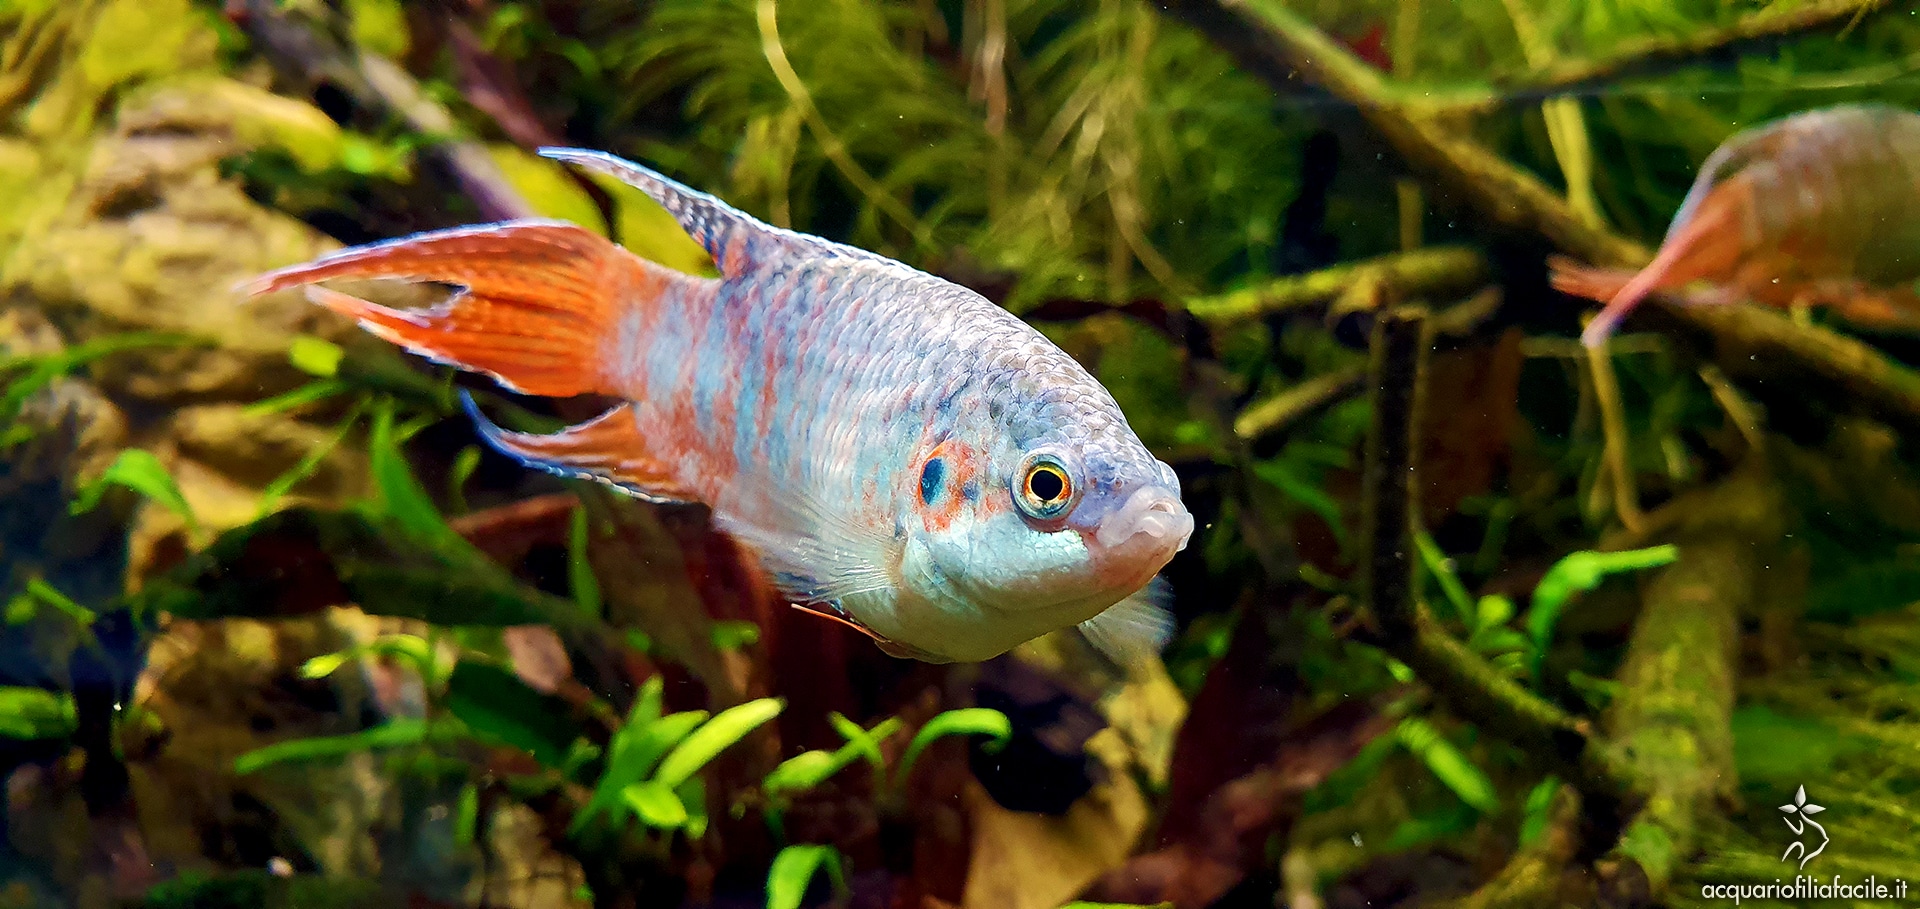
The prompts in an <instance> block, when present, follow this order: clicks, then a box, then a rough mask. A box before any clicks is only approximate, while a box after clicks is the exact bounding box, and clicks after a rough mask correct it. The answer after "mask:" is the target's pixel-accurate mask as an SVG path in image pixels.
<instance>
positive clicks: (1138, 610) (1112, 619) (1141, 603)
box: [1079, 577, 1173, 667]
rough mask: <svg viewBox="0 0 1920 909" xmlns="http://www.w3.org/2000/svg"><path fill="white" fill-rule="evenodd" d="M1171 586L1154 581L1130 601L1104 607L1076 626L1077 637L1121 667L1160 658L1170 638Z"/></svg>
mask: <svg viewBox="0 0 1920 909" xmlns="http://www.w3.org/2000/svg"><path fill="white" fill-rule="evenodd" d="M1172 602H1173V585H1171V584H1169V583H1167V582H1166V581H1165V580H1164V579H1162V578H1158V577H1156V578H1154V579H1153V580H1152V581H1149V582H1148V583H1147V586H1145V587H1142V588H1140V589H1139V590H1138V591H1135V592H1134V594H1133V595H1132V596H1130V597H1127V598H1126V599H1124V600H1121V601H1120V602H1118V603H1115V604H1113V605H1112V606H1108V607H1107V608H1106V609H1105V610H1104V611H1102V612H1101V613H1100V614H1099V615H1096V616H1094V617H1093V618H1090V619H1088V620H1086V621H1084V622H1081V623H1080V625H1079V628H1080V634H1081V635H1082V636H1084V637H1085V638H1086V639H1087V642H1088V643H1090V644H1092V645H1093V646H1094V647H1095V648H1096V649H1098V650H1099V651H1100V652H1101V653H1103V654H1106V656H1107V657H1108V658H1109V659H1111V660H1113V661H1114V662H1116V663H1119V664H1120V665H1121V666H1126V667H1131V666H1136V665H1138V664H1140V663H1141V662H1143V661H1145V660H1148V659H1151V658H1153V657H1157V656H1159V655H1160V650H1161V648H1164V647H1166V646H1167V640H1168V639H1169V638H1171V637H1173V613H1172V612H1170V611H1168V608H1167V607H1168V606H1169V605H1170V604H1171V603H1172Z"/></svg>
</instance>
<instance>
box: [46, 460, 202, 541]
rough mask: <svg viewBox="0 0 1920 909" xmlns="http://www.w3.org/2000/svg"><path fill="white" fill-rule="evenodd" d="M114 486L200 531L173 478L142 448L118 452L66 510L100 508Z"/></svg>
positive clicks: (83, 510)
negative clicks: (132, 492)
mask: <svg viewBox="0 0 1920 909" xmlns="http://www.w3.org/2000/svg"><path fill="white" fill-rule="evenodd" d="M116 485H117V486H125V487H127V488H128V489H131V490H133V491H135V492H138V493H140V494H141V495H144V496H146V497H147V498H149V499H152V500H154V501H156V502H159V503H160V504H162V505H164V506H166V507H167V509H168V510H170V511H172V512H173V513H174V514H177V515H179V516H180V517H181V518H183V519H184V520H185V521H186V522H187V527H188V528H190V529H192V530H193V531H195V532H198V531H199V528H200V523H199V521H198V520H196V519H195V518H194V516H193V509H192V508H191V507H189V506H188V505H187V500H186V497H185V496H182V495H181V494H180V487H179V486H178V485H177V484H175V483H174V482H173V475H172V474H170V473H168V472H167V468H166V465H164V464H161V463H160V459H159V458H157V457H154V455H153V452H150V451H147V450H146V449H144V448H129V449H127V450H125V451H123V452H120V456H119V457H118V458H115V459H114V461H113V464H112V465H110V466H109V467H108V468H107V470H106V472H105V473H102V474H101V475H100V476H99V478H98V479H95V480H94V481H93V482H91V483H88V484H87V485H86V486H84V487H81V489H80V494H79V495H78V496H77V497H76V498H75V499H74V501H73V504H72V505H71V506H69V507H68V509H67V510H68V511H69V512H70V513H72V514H80V513H82V512H86V511H92V510H93V509H94V508H95V507H96V506H98V505H99V504H100V499H101V497H102V496H105V495H106V494H107V487H109V486H116Z"/></svg>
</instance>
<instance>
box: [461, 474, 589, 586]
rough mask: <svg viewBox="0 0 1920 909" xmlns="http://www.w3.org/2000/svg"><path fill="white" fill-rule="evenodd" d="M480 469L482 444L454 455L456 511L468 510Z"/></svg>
mask: <svg viewBox="0 0 1920 909" xmlns="http://www.w3.org/2000/svg"><path fill="white" fill-rule="evenodd" d="M478 469H480V446H478V445H468V446H467V447H465V448H462V449H460V453H459V454H457V455H454V456H453V467H452V468H450V469H448V471H447V500H448V501H450V502H452V503H453V508H454V511H456V512H459V513H465V512H466V510H467V493H466V489H467V481H468V480H470V479H472V478H473V472H474V471H475V470H478ZM576 599H578V598H577V597H576Z"/></svg>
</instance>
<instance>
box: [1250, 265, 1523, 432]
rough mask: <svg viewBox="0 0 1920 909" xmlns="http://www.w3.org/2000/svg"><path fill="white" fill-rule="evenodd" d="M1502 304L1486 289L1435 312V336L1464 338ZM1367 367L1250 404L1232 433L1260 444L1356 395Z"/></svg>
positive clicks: (1330, 374)
mask: <svg viewBox="0 0 1920 909" xmlns="http://www.w3.org/2000/svg"><path fill="white" fill-rule="evenodd" d="M1499 306H1500V291H1499V288H1492V287H1490V288H1487V289H1486V290H1484V291H1482V292H1480V293H1477V294H1474V295H1473V296H1472V297H1469V298H1468V299H1466V300H1465V301H1463V302H1461V303H1456V304H1454V305H1452V306H1449V307H1447V308H1446V309H1443V310H1441V311H1439V312H1437V313H1434V314H1433V317H1432V319H1431V320H1430V321H1431V324H1432V326H1433V335H1434V337H1436V338H1445V337H1453V338H1458V337H1464V336H1467V335H1470V334H1472V333H1473V331H1474V329H1476V328H1478V327H1479V326H1480V323H1481V322H1483V321H1485V320H1486V318H1487V317H1488V316H1489V315H1491V314H1492V313H1493V311H1494V310H1495V309H1498V308H1499ZM1366 378H1367V367H1366V366H1365V365H1364V364H1357V365H1354V366H1351V367H1347V368H1345V369H1335V370H1331V371H1329V372H1324V373H1321V374H1320V375H1317V376H1314V377H1312V378H1310V379H1306V380H1305V381H1302V382H1301V383H1300V384H1298V385H1295V386H1293V387H1291V388H1288V389H1287V390H1285V391H1282V392H1280V393H1279V394H1276V395H1274V396H1273V397H1270V398H1267V399H1266V400H1264V401H1261V402H1259V403H1257V404H1253V405H1250V406H1248V407H1247V409H1245V410H1243V411H1241V412H1240V415H1239V416H1238V417H1235V418H1234V421H1233V434H1234V435H1235V436H1238V437H1239V438H1240V439H1241V441H1243V442H1246V443H1247V444H1248V445H1250V446H1254V447H1261V446H1264V445H1265V444H1267V443H1270V442H1272V441H1273V440H1274V438H1275V437H1276V436H1279V435H1281V434H1283V433H1285V432H1286V431H1287V429H1288V428H1289V427H1292V426H1294V425H1296V424H1298V423H1299V422H1300V421H1301V420H1304V419H1306V418H1308V417H1310V416H1313V415H1314V414H1317V413H1321V412H1323V411H1325V410H1326V409H1327V408H1329V407H1332V406H1333V405H1335V404H1338V403H1340V402H1341V401H1345V400H1347V399H1348V398H1351V397H1353V396H1354V395H1357V394H1359V393H1360V392H1361V390H1363V389H1364V388H1366Z"/></svg>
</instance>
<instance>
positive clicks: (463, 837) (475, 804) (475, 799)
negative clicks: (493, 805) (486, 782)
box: [453, 783, 480, 846]
mask: <svg viewBox="0 0 1920 909" xmlns="http://www.w3.org/2000/svg"><path fill="white" fill-rule="evenodd" d="M454 808H455V811H454V815H453V841H454V842H456V843H458V844H460V845H462V846H467V845H471V844H472V843H473V836H474V833H475V832H476V831H477V830H478V828H479V826H480V787H479V786H476V785H474V784H473V783H468V784H466V785H465V786H462V787H460V801H459V803H458V804H457V805H455V806H454Z"/></svg>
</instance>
